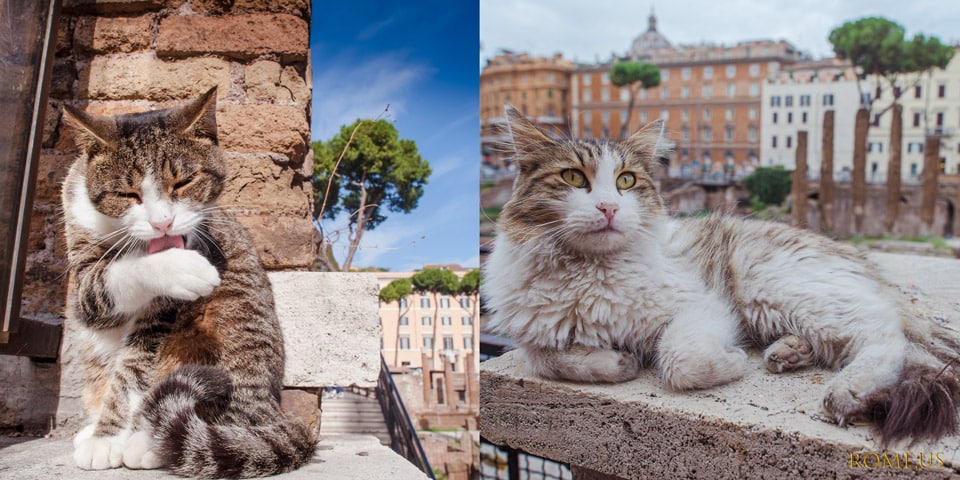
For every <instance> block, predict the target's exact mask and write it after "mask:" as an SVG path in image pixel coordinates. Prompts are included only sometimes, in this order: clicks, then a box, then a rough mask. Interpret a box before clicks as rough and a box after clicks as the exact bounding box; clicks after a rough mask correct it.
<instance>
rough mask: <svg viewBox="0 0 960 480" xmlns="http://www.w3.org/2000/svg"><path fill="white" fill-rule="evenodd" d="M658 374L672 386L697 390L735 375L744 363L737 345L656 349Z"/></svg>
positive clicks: (741, 373)
mask: <svg viewBox="0 0 960 480" xmlns="http://www.w3.org/2000/svg"><path fill="white" fill-rule="evenodd" d="M659 364H660V376H661V378H662V379H663V383H665V384H666V385H667V386H669V387H670V388H672V389H674V390H698V389H701V388H710V387H715V386H717V385H723V384H725V383H730V382H732V381H734V380H737V379H739V378H740V377H742V376H743V372H744V371H745V370H746V367H747V353H746V352H744V351H743V349H741V348H723V347H721V346H720V345H717V346H716V348H711V349H701V350H697V351H693V350H682V351H678V352H661V353H660V359H659Z"/></svg>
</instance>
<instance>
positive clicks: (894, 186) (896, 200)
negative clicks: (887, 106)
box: [883, 103, 903, 234]
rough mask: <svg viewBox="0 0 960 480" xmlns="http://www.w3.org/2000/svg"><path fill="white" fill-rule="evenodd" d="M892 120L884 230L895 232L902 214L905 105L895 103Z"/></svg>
mask: <svg viewBox="0 0 960 480" xmlns="http://www.w3.org/2000/svg"><path fill="white" fill-rule="evenodd" d="M892 113H893V118H892V119H891V120H892V121H891V122H890V163H888V164H887V211H886V215H887V218H886V221H885V222H884V227H883V229H884V231H885V232H886V233H887V234H893V233H894V232H893V230H894V226H895V225H896V223H897V217H898V216H899V214H900V170H901V166H900V164H901V156H902V155H903V105H900V104H899V103H896V104H894V105H893V111H892Z"/></svg>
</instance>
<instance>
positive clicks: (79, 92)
mask: <svg viewBox="0 0 960 480" xmlns="http://www.w3.org/2000/svg"><path fill="white" fill-rule="evenodd" d="M309 24H310V2H309V0H230V1H227V0H64V2H63V8H62V12H61V17H60V24H59V29H58V32H57V46H56V60H55V66H54V74H53V81H52V88H51V95H50V102H49V105H48V107H47V114H46V117H47V119H46V124H45V129H44V136H43V153H42V155H41V161H40V166H39V170H38V179H37V189H36V200H35V208H34V214H33V220H32V222H31V226H30V231H31V235H30V246H29V248H30V250H29V257H28V260H27V275H26V284H25V286H24V305H23V316H25V317H27V318H35V319H41V320H45V321H51V322H59V321H60V319H61V317H62V311H63V305H64V297H65V283H66V282H65V274H64V270H65V266H66V265H65V259H64V256H65V252H64V248H65V244H64V240H63V231H62V225H61V222H60V220H59V219H60V217H59V209H60V192H59V190H60V184H61V182H62V180H63V177H64V175H65V174H66V172H67V169H68V168H69V166H70V164H71V163H72V162H73V160H74V158H76V156H77V155H78V151H77V147H76V145H75V143H74V141H73V135H72V131H71V129H70V128H69V127H66V126H64V122H63V120H62V115H61V112H62V106H63V105H64V104H71V105H76V106H80V107H83V108H85V109H86V110H87V111H90V112H92V113H97V114H104V115H109V114H118V113H128V112H134V111H143V110H148V109H152V108H166V107H170V106H174V105H176V104H178V103H180V102H182V101H183V100H185V99H190V98H194V97H196V96H198V95H200V94H202V93H203V92H205V91H206V90H208V89H209V88H210V87H212V86H214V85H216V86H217V87H218V98H217V123H218V130H219V135H220V144H221V146H222V147H223V149H224V150H225V151H226V158H227V161H228V163H229V170H230V179H229V183H228V186H227V189H226V191H225V192H224V194H223V197H222V198H221V200H220V203H221V205H225V206H228V207H229V209H230V210H231V211H232V212H233V213H234V215H235V216H236V217H237V219H238V220H239V221H240V222H241V223H243V224H244V225H246V226H247V228H248V229H249V230H250V232H251V234H252V235H253V237H254V239H255V240H256V242H257V244H258V245H259V247H260V254H261V257H262V259H263V261H264V264H265V265H266V266H267V268H269V269H272V270H296V269H306V268H309V267H310V265H311V264H312V263H313V259H314V244H315V242H314V241H313V228H312V226H311V225H310V221H309V217H310V213H311V210H312V200H311V199H312V189H311V185H310V177H311V175H312V161H311V158H312V157H311V155H310V151H309V148H310V144H309V142H310V98H311V87H310V66H309Z"/></svg>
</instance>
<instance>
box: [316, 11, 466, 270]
mask: <svg viewBox="0 0 960 480" xmlns="http://www.w3.org/2000/svg"><path fill="white" fill-rule="evenodd" d="M479 38H480V34H479V9H478V5H477V3H476V2H449V1H444V2H441V1H437V0H427V1H417V2H389V1H372V0H360V1H353V2H322V3H321V2H314V7H313V16H312V23H311V39H310V49H311V63H312V68H313V118H312V138H313V140H314V141H317V140H323V141H326V140H329V139H330V138H332V137H333V136H334V135H336V134H337V133H338V132H339V130H340V126H341V125H345V124H350V123H353V121H355V120H356V119H357V118H375V117H377V115H380V114H381V113H382V112H383V111H384V109H385V108H386V107H387V105H388V104H389V111H388V114H387V117H386V118H387V119H389V120H390V121H392V122H393V123H394V125H395V126H396V127H397V130H398V131H399V132H400V137H401V138H406V139H410V140H413V141H415V142H416V143H417V147H418V148H419V151H420V155H421V156H422V157H423V158H425V159H426V160H427V161H428V162H429V163H430V167H431V168H432V169H433V174H432V175H431V176H430V179H429V183H428V184H427V185H426V187H425V193H424V195H423V196H422V197H421V198H420V204H419V207H418V208H417V209H416V210H414V211H413V212H411V213H410V214H400V213H389V214H388V217H387V220H386V221H385V222H383V223H382V224H381V225H380V226H378V227H377V228H376V229H375V230H372V231H368V232H366V233H365V234H364V238H363V242H362V244H361V250H360V251H359V252H358V253H357V256H356V258H355V259H354V266H356V267H370V266H373V267H384V268H388V269H390V270H393V271H407V270H414V269H419V268H421V267H422V266H423V265H424V264H429V263H459V264H461V265H462V266H464V267H476V266H477V265H478V263H479V260H478V246H477V245H478V237H479V233H478V228H479V227H478V225H479V206H478V204H479V199H478V189H479V148H480V147H479V145H480V140H479V125H480V116H479V102H478V90H479V83H478V82H479V77H478V74H477V73H478V72H477V67H476V63H475V62H476V60H475V59H476V55H477V52H478V51H479V48H480V47H479ZM345 225H346V222H345V221H343V222H339V223H338V222H330V221H327V223H325V227H326V228H327V229H330V228H331V227H337V226H345ZM344 243H345V241H344ZM335 252H336V254H337V257H338V258H339V259H341V261H342V259H343V257H344V254H345V253H344V252H345V250H344V249H337V250H335Z"/></svg>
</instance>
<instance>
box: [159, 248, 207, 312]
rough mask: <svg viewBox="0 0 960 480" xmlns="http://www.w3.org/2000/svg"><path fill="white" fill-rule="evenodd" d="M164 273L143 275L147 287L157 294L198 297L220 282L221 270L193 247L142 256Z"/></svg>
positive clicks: (184, 298) (189, 299)
mask: <svg viewBox="0 0 960 480" xmlns="http://www.w3.org/2000/svg"><path fill="white" fill-rule="evenodd" d="M143 260H144V261H146V262H148V263H150V264H151V266H153V267H154V268H155V269H157V268H159V269H162V270H163V272H164V274H163V275H157V276H153V277H149V278H141V281H142V282H143V283H144V285H145V287H146V288H147V289H149V290H152V291H153V292H155V293H156V294H157V295H158V296H165V297H171V298H175V299H177V300H187V301H191V300H196V299H198V298H200V297H205V296H207V295H210V293H211V292H213V289H214V288H216V287H217V286H218V285H220V273H219V272H217V269H216V268H215V267H214V266H213V265H211V264H210V261H208V260H207V259H206V258H205V257H204V256H203V255H200V254H199V253H198V252H196V251H194V250H184V249H180V248H173V249H170V250H164V251H162V252H160V253H155V254H153V255H149V256H147V257H144V258H143Z"/></svg>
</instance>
